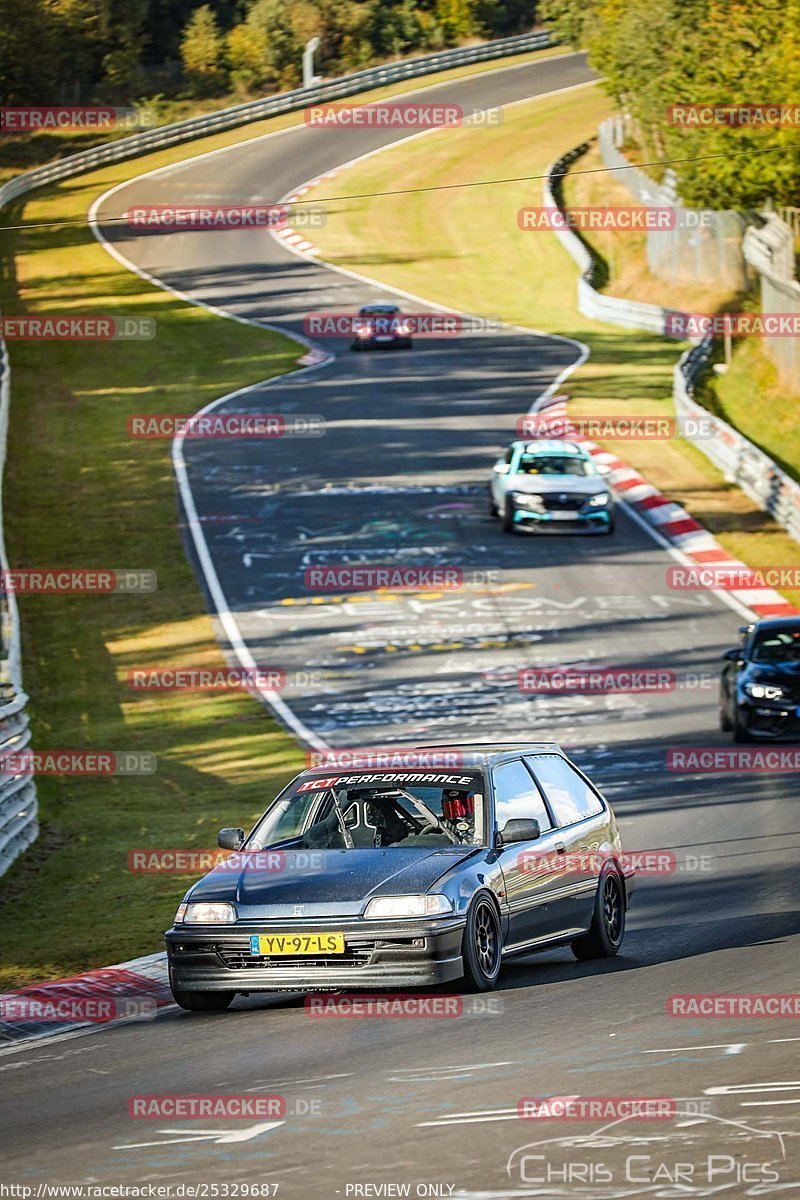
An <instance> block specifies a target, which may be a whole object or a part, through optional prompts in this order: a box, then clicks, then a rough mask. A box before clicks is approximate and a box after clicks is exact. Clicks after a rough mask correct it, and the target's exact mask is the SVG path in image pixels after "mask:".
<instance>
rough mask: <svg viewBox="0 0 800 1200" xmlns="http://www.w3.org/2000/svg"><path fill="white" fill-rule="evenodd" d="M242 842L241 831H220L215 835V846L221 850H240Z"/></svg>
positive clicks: (242, 834)
mask: <svg viewBox="0 0 800 1200" xmlns="http://www.w3.org/2000/svg"><path fill="white" fill-rule="evenodd" d="M243 842H244V830H243V829H220V831H219V833H218V834H217V845H218V846H220V847H221V848H222V849H223V850H241V848H242V843H243Z"/></svg>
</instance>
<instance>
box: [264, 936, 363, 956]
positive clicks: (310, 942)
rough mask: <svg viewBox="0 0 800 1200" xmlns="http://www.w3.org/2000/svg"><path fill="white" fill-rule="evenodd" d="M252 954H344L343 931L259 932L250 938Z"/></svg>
mask: <svg viewBox="0 0 800 1200" xmlns="http://www.w3.org/2000/svg"><path fill="white" fill-rule="evenodd" d="M250 953H251V954H259V955H262V954H344V934H343V933H259V934H253V935H252V936H251V938H250Z"/></svg>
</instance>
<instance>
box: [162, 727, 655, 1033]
mask: <svg viewBox="0 0 800 1200" xmlns="http://www.w3.org/2000/svg"><path fill="white" fill-rule="evenodd" d="M445 750H446V752H447V753H448V755H449V757H448V758H447V759H445V760H444V761H446V762H448V763H450V762H452V761H453V760H454V759H457V761H458V766H456V767H452V766H447V767H446V768H444V769H442V768H439V767H433V768H427V767H422V768H419V769H414V768H413V767H412V768H407V767H403V768H400V769H392V770H386V769H381V770H375V769H374V768H373V769H365V768H363V767H361V768H359V767H357V766H353V767H349V768H347V769H338V768H334V769H331V768H330V767H327V768H325V767H315V768H311V769H309V770H307V771H304V772H303V773H302V774H300V775H298V776H297V778H296V779H294V780H293V781H292V783H290V784H289V785H288V787H287V788H285V789H284V791H283V792H281V794H280V795H279V796H278V797H277V798H276V799H275V801H274V802H273V803H272V804H271V805H270V806H269V807H268V808H267V810H266V812H265V813H264V814H263V816H262V817H261V818H260V819H259V821H258V822H257V823H256V825H255V827H254V829H253V830H252V832H251V833H250V834H249V835H248V836H245V833H244V830H243V829H223V830H221V832H220V835H219V844H220V846H222V847H223V848H224V849H228V850H231V851H234V852H236V853H235V854H234V855H233V861H232V862H231V860H227V861H226V862H224V863H222V864H220V865H219V866H218V867H216V868H215V869H214V870H213V871H211V872H210V873H209V874H208V875H206V876H205V877H204V878H203V879H201V880H199V881H198V882H197V883H195V884H194V885H193V886H192V887H191V888H190V889H189V891H188V892H187V893H186V895H185V897H184V899H183V901H182V903H181V904H180V906H179V908H178V912H177V914H176V918H175V924H174V925H173V927H172V928H171V929H170V930H168V931H167V933H166V942H167V953H168V959H169V975H170V985H171V987H172V993H173V996H174V997H175V1000H176V1001H177V1003H178V1004H179V1005H180V1006H181V1007H182V1008H187V1009H192V1010H195V1011H211V1010H214V1009H224V1008H227V1006H228V1005H229V1004H230V1002H231V1000H232V999H233V997H234V996H235V994H236V993H237V992H241V993H250V992H257V991H276V990H284V991H285V990H291V991H295V990H297V991H307V990H311V989H338V988H347V989H353V988H373V989H374V988H376V987H396V988H408V987H418V986H426V985H432V984H438V983H447V982H450V981H454V980H458V981H460V986H461V987H462V988H463V989H464V990H469V991H488V990H489V989H491V988H493V987H494V985H495V983H496V981H497V977H498V974H499V972H500V967H501V963H502V961H503V960H504V959H507V958H511V957H513V956H515V955H519V954H530V953H532V952H533V951H536V950H541V949H545V948H548V947H551V946H557V945H567V944H568V945H570V946H571V947H572V950H573V953H574V954H575V956H576V957H577V958H581V959H583V958H599V957H605V956H608V955H613V954H616V953H617V951H618V950H619V948H620V946H621V944H622V939H623V936H624V932H625V915H626V911H627V908H628V903H629V900H630V893H631V890H632V886H633V872H632V870H631V869H630V867H629V866H628V865H626V863H625V861H624V859H623V852H622V844H621V841H620V836H619V832H618V830H617V825H616V821H615V818H614V814H613V813H612V811H611V809H610V807H609V805H608V803H607V801H606V800H605V799H604V798H603V797H602V795H601V794H600V793H599V792H598V791H597V789H596V788H595V787H593V785H592V784H591V783H590V782H589V780H588V779H587V778H586V777H585V776H584V775H583V774H582V773H581V772H580V771H579V770H578V769H577V768H576V767H575V766H574V765H573V764H572V763H570V762H569V760H568V759H567V758H566V757H565V755H564V754H563V752H562V751H561V750H560V749H559V747H558V746H557V745H555V744H554V743H536V744H533V745H527V744H503V743H486V744H480V743H479V744H474V743H473V744H471V745H465V746H459V747H457V748H454V747H448V748H436V749H435V750H432V749H431V748H425V750H424V751H423V750H422V749H421V748H419V749H418V751H417V753H418V754H419V755H420V757H422V756H423V755H424V757H425V761H426V762H430V761H431V756H432V755H434V754H437V755H439V756H441V755H442V754H444V753H445ZM404 753H406V751H404ZM413 761H419V758H417V759H415V760H413ZM439 761H442V759H441V757H440V758H439Z"/></svg>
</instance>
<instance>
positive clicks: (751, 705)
mask: <svg viewBox="0 0 800 1200" xmlns="http://www.w3.org/2000/svg"><path fill="white" fill-rule="evenodd" d="M737 707H738V709H739V720H740V722H741V723H742V725H744V727H745V729H746V730H747V731H748V733H750V734H752V735H753V737H754V738H760V739H763V740H764V741H778V740H780V739H781V738H798V737H800V715H798V714H799V713H800V708H798V706H797V705H796V704H793V703H792V702H791V701H789V700H786V701H768V702H766V703H765V702H764V701H760V700H753V699H751V698H750V697H748V698H747V699H745V700H740V701H739V703H738V706H737Z"/></svg>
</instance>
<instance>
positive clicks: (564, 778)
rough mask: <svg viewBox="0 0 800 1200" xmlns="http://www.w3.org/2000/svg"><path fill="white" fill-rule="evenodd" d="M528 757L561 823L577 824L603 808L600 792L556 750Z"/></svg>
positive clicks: (560, 824) (526, 758)
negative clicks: (555, 752)
mask: <svg viewBox="0 0 800 1200" xmlns="http://www.w3.org/2000/svg"><path fill="white" fill-rule="evenodd" d="M525 761H526V763H527V764H528V766H529V767H530V769H531V770H532V771H533V773H534V775H535V776H536V778H537V780H538V781H539V786H540V787H541V789H542V791H543V792H544V794H545V796H546V797H547V800H548V803H549V805H550V807H551V808H552V810H553V812H554V813H555V816H556V821H557V822H558V824H559V826H562V825H574V824H575V822H576V821H583V820H585V818H586V817H595V816H597V815H598V814H599V813H601V812H602V811H603V804H602V801H601V800H600V797H599V796H598V795H597V792H595V791H594V789H593V788H591V787H590V786H589V784H588V783H587V782H586V780H585V779H582V778H581V776H580V775H579V774H578V772H577V771H575V770H573V768H572V767H571V766H570V765H569V763H568V762H566V761H565V760H564V759H563V758H560V757H559V755H557V754H530V755H526V756H525Z"/></svg>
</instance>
